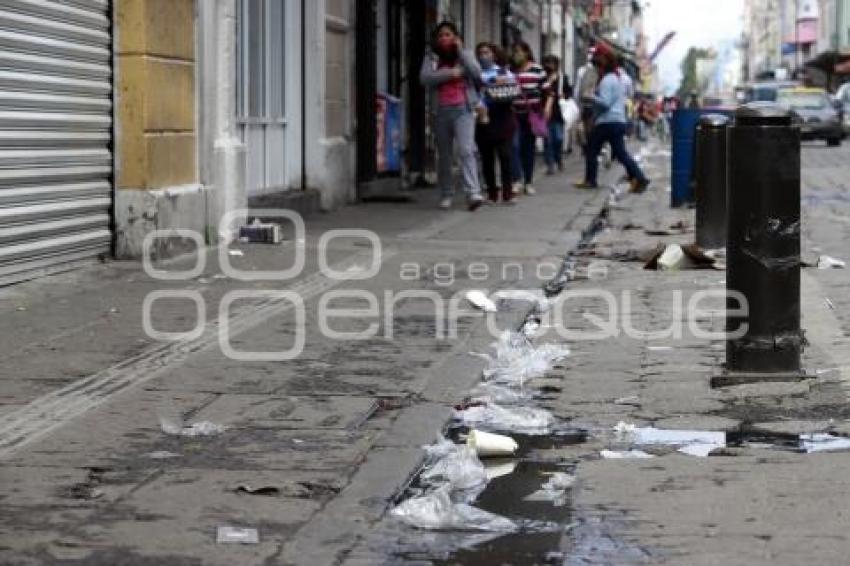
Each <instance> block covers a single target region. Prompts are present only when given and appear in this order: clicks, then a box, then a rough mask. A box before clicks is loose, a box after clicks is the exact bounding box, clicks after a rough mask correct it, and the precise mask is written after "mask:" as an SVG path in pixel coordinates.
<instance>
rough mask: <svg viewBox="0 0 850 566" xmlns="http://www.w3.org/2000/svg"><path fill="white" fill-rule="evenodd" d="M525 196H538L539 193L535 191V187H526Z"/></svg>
mask: <svg viewBox="0 0 850 566" xmlns="http://www.w3.org/2000/svg"><path fill="white" fill-rule="evenodd" d="M525 194H527V195H536V194H537V191H535V190H534V187H533V186H531V185H526V186H525Z"/></svg>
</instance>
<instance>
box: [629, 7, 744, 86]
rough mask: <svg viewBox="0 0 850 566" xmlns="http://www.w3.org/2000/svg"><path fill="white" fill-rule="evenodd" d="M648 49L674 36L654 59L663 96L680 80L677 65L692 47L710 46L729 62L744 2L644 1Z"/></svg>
mask: <svg viewBox="0 0 850 566" xmlns="http://www.w3.org/2000/svg"><path fill="white" fill-rule="evenodd" d="M643 5H644V7H645V8H644V16H645V18H644V31H645V33H646V34H647V36H649V46H650V50H652V49H654V48H655V45H657V44H658V42H659V41H660V40H661V38H662V37H664V34H666V33H667V32H668V31H675V32H676V37H674V38H673V40H672V41H671V42H670V44H669V45H668V46H667V48H666V49H665V50H664V51H662V52H661V54H660V55H659V56H658V58H657V59H656V63H657V64H658V74H659V77H660V80H661V85H662V89H664V91H665V93H670V92H673V91H675V90H676V88H678V86H679V81H680V80H681V72H680V70H679V65H680V63H681V62H682V59H683V58H684V57H685V55H686V54H687V52H688V49H689V48H691V47H705V48H708V47H713V48H714V49H716V50H717V51H718V52H719V53H720V54H721V60H723V59H724V58H725V59H726V60H727V64H731V62H729V60H728V59H729V58H730V57H732V56H733V53H732V52H733V50H734V42H735V41H736V40H738V39H739V38H740V36H741V31H742V25H743V10H744V0H643Z"/></svg>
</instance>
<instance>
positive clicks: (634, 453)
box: [599, 450, 655, 460]
mask: <svg viewBox="0 0 850 566" xmlns="http://www.w3.org/2000/svg"><path fill="white" fill-rule="evenodd" d="M599 455H600V456H602V457H603V458H604V459H606V460H630V459H642V458H655V456H653V455H652V454H647V453H646V452H644V451H643V450H600V452H599Z"/></svg>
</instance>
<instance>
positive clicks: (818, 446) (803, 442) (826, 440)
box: [800, 433, 850, 454]
mask: <svg viewBox="0 0 850 566" xmlns="http://www.w3.org/2000/svg"><path fill="white" fill-rule="evenodd" d="M800 447H801V448H802V449H803V451H805V452H807V453H809V454H811V453H812V452H833V451H836V450H850V438H845V437H843V436H835V435H834V434H828V433H811V434H801V435H800Z"/></svg>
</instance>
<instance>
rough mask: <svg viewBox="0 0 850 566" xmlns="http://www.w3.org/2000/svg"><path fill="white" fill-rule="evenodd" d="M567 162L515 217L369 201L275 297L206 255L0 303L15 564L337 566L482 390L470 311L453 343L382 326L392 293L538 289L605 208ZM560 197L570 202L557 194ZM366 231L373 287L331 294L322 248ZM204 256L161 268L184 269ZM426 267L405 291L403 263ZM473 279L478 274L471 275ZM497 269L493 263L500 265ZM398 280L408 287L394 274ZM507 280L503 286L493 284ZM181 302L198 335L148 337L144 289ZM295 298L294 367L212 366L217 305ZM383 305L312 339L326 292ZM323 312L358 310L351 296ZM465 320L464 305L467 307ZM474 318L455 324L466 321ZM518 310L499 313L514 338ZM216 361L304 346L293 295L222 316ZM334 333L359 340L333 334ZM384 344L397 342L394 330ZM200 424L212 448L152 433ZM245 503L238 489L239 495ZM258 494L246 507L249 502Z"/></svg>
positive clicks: (1, 401)
mask: <svg viewBox="0 0 850 566" xmlns="http://www.w3.org/2000/svg"><path fill="white" fill-rule="evenodd" d="M578 167H579V163H578V160H576V159H573V160H571V161H570V162H569V167H568V171H567V172H566V173H564V174H562V175H558V176H555V177H543V176H541V177H540V179H539V180H538V182H537V183H536V186H537V188H538V191H539V194H538V195H537V196H534V197H523V198H521V199H520V202H519V203H518V204H517V205H516V206H515V207H501V206H495V207H485V208H483V209H481V210H479V211H478V212H477V213H476V214H472V215H471V214H469V213H467V212H466V211H464V210H462V209H461V208H459V209H457V210H454V211H451V212H448V213H447V212H443V211H439V210H436V208H435V203H436V195H435V194H433V193H432V192H430V191H429V192H417V193H414V195H415V197H416V199H417V202H415V203H410V204H398V203H396V204H369V205H363V206H353V207H348V208H346V209H343V210H341V211H339V212H336V213H332V214H327V215H321V216H317V217H315V218H308V219H306V220H307V232H306V238H305V240H306V254H305V257H306V259H305V264H306V265H305V268H304V270H303V271H302V272H301V274H300V275H298V276H297V277H295V278H293V279H292V280H290V281H255V282H244V281H236V280H234V279H230V278H227V277H221V271H222V270H221V267H220V265H219V262H218V258H217V256H216V254H215V253H214V251H210V252H209V253H206V254H205V256H206V267H205V269H204V270H203V273H202V274H200V275H199V276H197V277H193V278H192V279H191V280H189V281H160V280H154V279H152V278H150V277H148V276H147V275H146V274H144V273H143V271H142V270H141V268H140V266H139V265H137V264H132V263H110V264H106V265H102V266H95V267H92V268H90V269H84V270H80V271H76V272H73V273H69V274H65V275H61V276H56V277H51V278H47V279H43V280H40V281H36V282H31V283H26V284H21V285H17V286H15V287H10V288H5V289H2V290H0V315H2V316H0V332H2V334H3V336H4V341H3V344H2V346H0V353H2V355H3V359H4V361H5V363H4V364H3V369H2V374H0V455H1V456H2V460H0V478H2V481H0V485H2V487H1V488H0V490H2V491H1V492H0V493H2V495H0V497H2V500H3V507H2V510H0V524H2V536H1V537H0V548H2V551H1V552H2V554H3V556H4V558H3V562H4V563H8V564H60V563H61V564H77V563H79V564H87V565H89V564H109V565H114V564H158V565H159V564H163V565H165V564H194V563H198V564H204V565H215V564H222V565H233V564H239V565H240V566H241V565H250V564H266V563H283V564H296V563H301V564H331V563H334V562H335V561H337V560H339V558H340V557H341V556H343V555H344V554H345V553H346V552H347V551H349V550H350V549H351V548H352V547H353V546H354V544H355V543H356V542H357V540H358V539H359V538H360V537H362V536H363V535H364V534H365V532H366V531H367V530H368V529H369V525H370V523H371V522H373V521H375V520H377V519H379V518H380V517H381V516H382V514H383V513H384V511H385V509H386V505H387V502H388V501H389V499H390V498H391V497H392V496H393V495H394V494H395V493H396V492H397V490H398V489H399V487H400V486H401V485H403V484H404V483H405V481H406V480H407V478H408V477H409V475H410V474H411V473H412V471H413V470H415V468H416V465H417V463H418V462H419V461H420V460H421V450H420V448H419V447H420V445H422V444H423V443H427V442H429V441H431V440H432V439H433V438H434V436H435V435H436V433H437V431H438V430H439V429H440V428H441V427H442V425H443V424H444V423H445V422H446V420H447V419H448V417H449V415H450V405H451V403H453V402H454V400H455V399H457V398H459V397H462V396H463V394H464V393H465V391H467V390H468V389H469V387H470V386H471V385H472V384H473V383H474V382H475V381H476V380H477V379H478V374H479V372H480V361H479V360H478V359H476V358H474V357H471V356H469V355H468V352H469V351H471V350H474V351H484V350H485V349H486V348H487V346H488V345H489V343H490V342H491V341H492V338H491V336H490V335H489V333H488V332H487V331H486V325H485V324H484V321H485V318H484V317H483V315H482V313H480V312H477V311H470V312H466V313H464V315H463V316H462V317H461V318H460V320H459V323H458V337H457V339H455V340H437V339H435V337H434V328H435V325H436V321H437V319H436V317H435V314H434V310H433V308H434V307H433V306H429V304H428V303H427V302H426V303H423V302H422V301H417V300H413V299H409V298H408V299H404V298H403V297H402V298H400V299H399V300H398V301H397V302H396V303H395V304H394V305H393V306H394V309H393V310H392V312H393V315H394V316H393V317H391V318H389V319H387V318H384V317H383V316H381V315H384V314H385V311H384V308H385V307H387V305H386V304H385V303H384V298H385V297H386V295H385V293H386V292H392V293H394V294H395V295H394V296H395V297H396V298H398V296H399V294H401V293H403V292H405V291H408V292H409V291H421V292H425V291H428V292H432V293H435V294H436V295H437V296H440V297H443V298H448V297H451V296H452V295H453V294H455V293H458V292H465V291H466V290H468V289H470V288H480V289H483V290H490V291H492V290H494V289H496V288H520V289H539V288H540V286H541V285H542V284H543V283H544V282H545V278H540V277H538V274H537V273H536V269H537V267H538V266H540V265H541V264H552V265H559V264H560V262H561V259H562V256H563V254H564V252H565V251H566V250H567V249H570V248H571V247H573V246H574V245H575V243H576V242H577V241H578V238H579V237H580V232H581V230H582V229H584V228H585V227H586V225H587V224H588V223H589V222H590V220H591V219H592V218H593V217H595V216H596V214H597V213H598V212H599V210H600V208H601V207H602V206H603V204H604V202H605V200H606V199H607V194H606V193H605V192H603V191H589V192H580V191H576V190H574V189H572V188H571V186H570V184H571V182H572V181H573V180H574V179H575V178H577V177H578V176H579V173H578V172H577V168H578ZM568 187H569V188H568ZM345 228H368V229H369V230H372V231H373V232H375V233H376V234H377V235H378V236H379V238H380V241H381V244H382V251H383V253H382V258H381V260H382V261H381V264H380V269H379V271H378V273H377V274H376V275H375V276H374V277H371V278H369V279H367V280H365V281H362V282H357V281H336V280H332V279H329V278H328V277H326V276H324V275H322V274H321V273H318V269H319V260H318V243H319V238H320V237H321V235H322V234H324V233H326V232H327V231H328V230H332V229H345ZM368 246H369V244H368V243H367V242H366V241H365V240H363V239H362V238H352V237H339V238H336V239H334V240H333V241H332V242H331V243H330V244H329V246H328V250H327V262H328V264H329V265H330V267H332V268H333V269H334V270H336V271H338V272H345V273H362V272H363V271H364V270H366V269H367V268H368V266H369V264H370V260H371V257H372V256H371V251H370V248H369V247H368ZM233 249H239V250H241V251H242V252H243V254H244V255H241V256H236V255H233V256H227V257H228V259H230V260H231V262H232V263H233V264H234V265H237V266H239V267H241V268H243V269H245V270H248V271H256V270H258V269H263V270H268V269H274V268H275V267H279V268H283V267H285V266H288V265H292V263H293V261H294V258H295V255H296V253H295V246H294V245H293V243H292V240H291V239H290V240H289V242H288V243H287V244H284V245H282V246H263V245H249V244H239V245H235V246H233ZM196 259H197V258H195V257H185V258H181V259H179V260H177V261H172V262H168V263H167V264H164V265H157V267H158V268H160V269H164V270H165V269H167V270H170V271H177V270H183V269H186V270H188V269H191V267H192V266H193V265H194V264H195V261H196ZM413 263H416V264H418V265H420V266H421V268H422V269H421V270H420V271H419V272H417V273H415V275H410V274H411V271H410V269H411V264H413ZM476 263H484V264H486V266H487V267H488V268H489V269H488V270H485V271H486V274H485V275H484V276H483V277H482V276H481V273H482V268H481V266H480V265H477V266H474V264H476ZM505 266H508V267H507V268H506V267H505ZM403 274H404V276H403ZM505 275H506V276H505ZM162 290H171V291H174V290H179V291H181V292H186V291H190V292H192V293H195V297H199V298H200V302H202V303H203V304H204V305H205V309H206V317H205V320H204V321H201V324H199V325H197V328H198V330H199V331H198V333H196V335H195V336H187V337H184V338H182V339H179V340H176V341H172V342H158V341H154V340H152V339H151V338H149V337H148V336H147V335H146V334H145V332H144V330H143V326H142V315H141V313H142V310H143V305H144V302H145V299H146V297H149V294H150V293H152V292H155V291H162ZM248 290H252V291H292V292H295V293H297V295H298V296H299V297H301V298H302V299H303V301H304V303H305V309H304V317H305V319H306V325H305V328H306V329H307V331H306V335H305V336H304V338H305V340H304V351H303V353H302V354H301V355H300V356H298V358H297V359H295V360H292V361H289V362H279V361H252V362H245V361H236V360H232V359H229V358H228V357H226V356H224V355H223V354H222V352H221V350H220V348H219V335H220V333H219V329H220V322H219V320H218V319H217V317H218V311H219V306H220V304H221V303H222V300H223V299H224V298H225V297H226V296H227V293H228V292H231V291H248ZM336 290H361V291H366V292H372V293H374V295H375V296H376V297H377V298H378V305H377V307H378V311H379V313H378V316H377V317H375V319H374V320H375V321H376V322H377V324H378V327H377V328H378V333H377V335H376V336H375V337H373V338H370V339H368V340H362V341H340V340H331V339H327V338H325V337H323V336H322V335H321V334H320V333H319V331H318V325H317V312H318V311H317V309H318V305H319V303H320V301H321V300H322V299H323V298H326V297H327V296H328V293H329V292H330V291H336ZM160 300H161V302H160V303H159V304H155V306H154V307H153V309H152V313H153V314H152V322H153V326H154V327H155V328H156V329H157V330H159V331H168V332H178V331H182V332H185V331H188V330H191V329H192V328H193V327H195V326H196V321H197V312H196V309H197V308H198V307H197V305H196V304H195V303H194V302H193V301H192V299H191V297H188V298H187V297H186V296H184V297H183V298H178V299H167V298H166V299H160ZM335 306H336V308H340V307H343V306H344V307H348V308H358V309H362V308H364V307H365V306H368V305H367V304H365V303H362V302H361V303H359V304H358V303H357V301H353V300H352V299H351V297H348V298H347V299H345V301H342V302H341V303H340V304H339V305H335ZM464 306H465V307H466V304H465V303H464ZM466 310H469V309H466ZM526 311H527V307H526V306H524V305H523V304H522V303H515V304H514V303H511V306H510V307H509V308H507V309H503V311H502V312H500V313H499V315H498V317H497V320H498V322H499V324H500V325H501V326H502V327H505V328H515V327H516V326H517V325H518V324H519V322H520V321H521V320H522V319H523V318H524V316H525V314H526ZM229 320H230V328H231V334H230V338H231V340H230V343H231V345H232V346H233V347H234V348H235V349H237V350H251V351H260V352H268V351H276V350H280V349H286V348H289V347H290V346H291V345H293V344H294V343H295V341H296V339H297V338H298V329H299V328H300V326H299V324H298V320H297V309H296V308H294V307H293V306H292V304H290V303H289V302H288V301H287V300H286V299H283V298H281V297H280V296H277V297H260V298H257V297H254V298H247V299H243V300H239V301H236V302H234V303H233V308H232V310H231V316H230V319H229ZM333 327H334V329H335V330H337V331H339V332H353V331H360V330H364V324H363V321H362V320H361V321H353V320H346V319H339V320H337V321H335V322H334V324H333ZM389 327H391V329H392V331H393V336H392V338H388V337H387V336H388V334H387V331H388V330H389ZM162 418H165V419H166V423H170V424H171V425H172V426H176V425H179V424H180V423H181V422H183V423H186V424H188V423H199V422H204V421H209V422H211V423H213V424H216V425H223V426H225V427H226V429H225V430H224V431H223V432H221V433H217V434H213V435H211V436H196V437H181V436H175V435H173V434H166V433H165V432H164V431H163V430H162V429H161V424H160V421H161V419H162ZM240 486H241V488H240ZM259 488H266V489H260V492H259V493H254V494H251V493H248V492H251V491H253V490H256V489H259ZM219 526H237V527H248V528H256V529H258V531H259V539H260V540H259V544H256V545H222V544H216V542H215V538H216V529H217V527H219Z"/></svg>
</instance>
